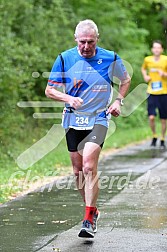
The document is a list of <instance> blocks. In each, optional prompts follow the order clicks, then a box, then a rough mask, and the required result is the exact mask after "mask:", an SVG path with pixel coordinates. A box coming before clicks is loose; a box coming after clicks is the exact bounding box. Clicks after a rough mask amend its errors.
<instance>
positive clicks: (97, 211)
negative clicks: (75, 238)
mask: <svg viewBox="0 0 167 252" xmlns="http://www.w3.org/2000/svg"><path fill="white" fill-rule="evenodd" d="M99 218H100V211H99V210H98V209H97V210H96V212H95V213H94V216H93V231H94V233H96V232H97V221H98V220H99Z"/></svg>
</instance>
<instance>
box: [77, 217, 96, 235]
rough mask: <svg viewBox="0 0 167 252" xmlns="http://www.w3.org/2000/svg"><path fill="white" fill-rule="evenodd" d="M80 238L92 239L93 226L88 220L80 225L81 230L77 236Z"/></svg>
mask: <svg viewBox="0 0 167 252" xmlns="http://www.w3.org/2000/svg"><path fill="white" fill-rule="evenodd" d="M78 236H79V237H82V238H94V231H93V225H92V224H91V223H90V221H88V220H84V221H83V223H82V228H81V230H80V232H79V234H78Z"/></svg>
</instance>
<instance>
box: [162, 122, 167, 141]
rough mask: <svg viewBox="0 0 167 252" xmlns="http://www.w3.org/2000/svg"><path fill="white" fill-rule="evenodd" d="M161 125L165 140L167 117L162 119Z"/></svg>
mask: <svg viewBox="0 0 167 252" xmlns="http://www.w3.org/2000/svg"><path fill="white" fill-rule="evenodd" d="M161 127H162V128H161V134H162V140H164V139H165V134H166V119H161Z"/></svg>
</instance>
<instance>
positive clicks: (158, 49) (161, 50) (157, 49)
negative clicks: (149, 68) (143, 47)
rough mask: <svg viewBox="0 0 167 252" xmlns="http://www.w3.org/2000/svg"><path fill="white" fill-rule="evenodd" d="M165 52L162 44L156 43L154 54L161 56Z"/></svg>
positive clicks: (153, 49)
mask: <svg viewBox="0 0 167 252" xmlns="http://www.w3.org/2000/svg"><path fill="white" fill-rule="evenodd" d="M162 52H163V48H162V46H161V44H159V43H154V44H153V47H152V53H153V55H154V56H160V55H161V54H162Z"/></svg>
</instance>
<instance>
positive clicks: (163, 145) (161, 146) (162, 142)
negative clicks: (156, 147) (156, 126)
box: [160, 140, 166, 149]
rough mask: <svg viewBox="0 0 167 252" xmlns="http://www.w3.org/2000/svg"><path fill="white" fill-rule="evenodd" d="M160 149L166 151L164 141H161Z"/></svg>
mask: <svg viewBox="0 0 167 252" xmlns="http://www.w3.org/2000/svg"><path fill="white" fill-rule="evenodd" d="M160 148H161V149H166V146H165V141H164V140H161V143H160Z"/></svg>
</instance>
